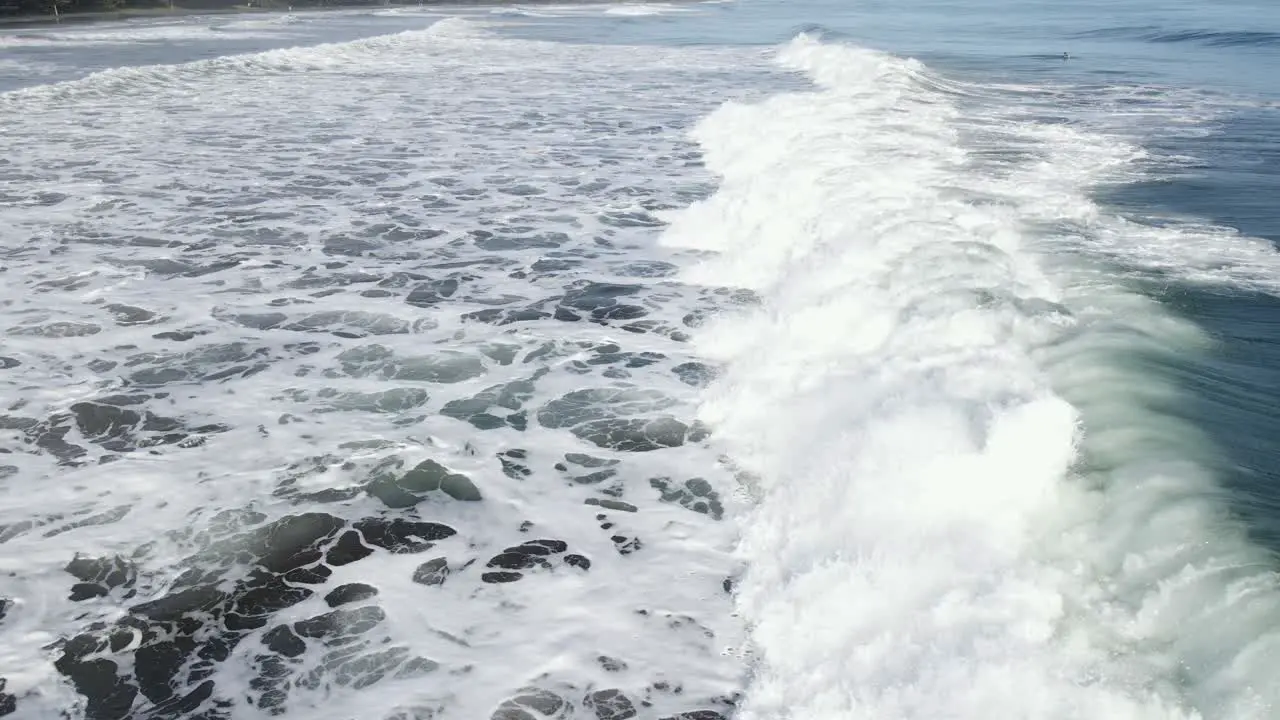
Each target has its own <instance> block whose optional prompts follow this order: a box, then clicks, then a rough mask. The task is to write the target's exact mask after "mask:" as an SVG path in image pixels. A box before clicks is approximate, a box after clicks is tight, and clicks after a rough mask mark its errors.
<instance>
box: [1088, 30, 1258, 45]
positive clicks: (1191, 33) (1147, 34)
mask: <svg viewBox="0 0 1280 720" xmlns="http://www.w3.org/2000/svg"><path fill="white" fill-rule="evenodd" d="M1073 37H1077V38H1099V39H1127V40H1141V41H1144V42H1152V43H1192V44H1197V45H1204V46H1207V47H1222V48H1230V47H1245V48H1247V47H1277V46H1280V33H1277V32H1268V31H1263V30H1211V29H1202V28H1198V29H1187V30H1169V29H1166V28H1162V27H1159V26H1154V25H1126V26H1120V27H1111V28H1100V29H1097V30H1090V31H1087V32H1082V33H1077V34H1075V35H1073Z"/></svg>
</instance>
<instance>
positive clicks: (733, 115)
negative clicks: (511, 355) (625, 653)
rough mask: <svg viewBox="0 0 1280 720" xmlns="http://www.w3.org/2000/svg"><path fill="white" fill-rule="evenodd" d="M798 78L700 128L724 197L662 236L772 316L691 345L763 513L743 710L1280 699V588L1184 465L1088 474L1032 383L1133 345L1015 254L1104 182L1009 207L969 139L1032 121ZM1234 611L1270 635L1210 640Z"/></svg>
mask: <svg viewBox="0 0 1280 720" xmlns="http://www.w3.org/2000/svg"><path fill="white" fill-rule="evenodd" d="M780 61H781V62H782V63H783V64H784V65H785V66H787V67H789V68H791V69H794V70H798V71H802V72H804V73H806V74H807V75H808V76H809V77H810V78H811V79H812V80H813V82H814V83H815V85H816V86H817V88H816V89H815V90H813V91H810V92H801V93H792V94H785V95H779V96H775V97H773V98H771V99H770V100H768V101H766V102H763V103H760V104H757V105H744V104H733V103H731V104H729V105H726V106H724V107H723V108H721V109H720V110H719V111H717V112H716V113H714V114H713V115H711V116H710V117H708V118H707V119H706V120H705V121H704V122H703V123H702V124H701V125H700V126H699V127H698V128H697V130H696V131H695V137H696V139H697V140H698V141H699V142H700V143H701V144H702V146H703V149H704V152H705V154H706V160H707V163H708V165H709V167H710V168H711V169H712V170H713V171H714V172H716V173H717V174H718V175H719V176H720V177H721V180H722V182H721V186H720V189H719V191H718V192H717V194H716V195H714V196H713V197H712V198H710V199H708V200H706V201H704V202H701V203H698V204H695V205H693V206H692V207H690V208H688V209H687V210H686V211H684V212H683V213H682V214H680V215H678V216H676V217H675V218H673V224H672V226H671V227H670V229H669V231H668V233H667V234H666V236H665V242H666V243H668V244H671V245H676V246H683V247H693V248H697V249H700V250H707V251H712V252H714V253H716V256H715V257H714V258H712V259H711V260H709V261H707V262H705V263H704V264H703V265H701V266H698V267H696V268H693V269H691V270H689V271H688V272H686V275H685V279H686V280H691V281H695V282H701V283H706V284H713V285H737V286H744V287H747V288H750V289H752V290H754V291H756V292H757V293H759V294H760V295H761V297H762V298H763V304H762V307H761V308H760V310H758V311H755V312H749V313H745V314H741V315H736V316H732V317H726V318H722V319H721V320H719V321H718V322H717V323H716V324H715V325H713V326H710V327H708V328H704V329H703V331H702V334H701V335H700V336H699V338H698V339H697V347H698V350H699V352H700V353H702V354H704V355H706V356H708V357H709V358H711V359H712V360H714V361H716V362H719V363H723V364H724V365H725V367H726V369H725V371H724V373H723V374H722V375H721V376H720V377H719V378H718V379H717V380H716V381H715V382H714V383H713V384H712V385H711V386H710V387H709V388H708V390H707V394H706V396H705V398H704V403H703V406H702V411H701V417H702V419H703V420H704V421H706V422H708V423H709V424H710V425H712V426H713V427H714V428H715V429H716V431H717V437H719V438H720V440H721V442H723V443H724V446H725V450H726V452H727V453H728V454H730V455H731V456H732V457H734V458H735V461H737V462H738V463H740V465H741V466H742V467H743V469H744V470H745V471H748V473H749V475H750V477H751V478H752V483H753V485H754V488H753V489H754V490H755V493H756V496H757V500H758V504H757V505H756V507H755V509H754V510H753V511H752V512H751V513H750V515H749V516H748V517H746V518H744V519H743V520H742V523H741V532H742V539H741V543H740V546H739V550H738V552H739V554H740V556H741V558H742V559H743V560H745V561H746V562H747V563H748V565H749V567H750V570H749V571H748V573H747V574H746V576H745V577H744V578H743V579H742V582H741V584H740V585H739V589H738V591H737V602H738V607H739V609H740V611H741V613H742V615H743V617H744V618H745V620H746V621H747V623H748V625H749V627H750V628H751V633H752V642H751V644H750V646H749V648H748V652H749V653H750V654H751V656H753V657H754V658H755V660H756V668H755V674H754V681H753V685H752V687H751V689H750V691H749V692H748V696H747V700H746V702H745V703H744V705H743V706H742V715H741V717H743V718H750V719H753V720H754V719H755V718H780V717H795V718H815V717H847V718H867V719H871V718H876V719H880V718H937V717H952V718H982V717H990V716H992V714H993V712H994V713H996V714H998V715H999V716H1002V717H1011V718H1013V717H1016V718H1079V717H1107V718H1185V719H1188V720H1189V719H1190V718H1199V717H1202V715H1201V712H1209V711H1210V710H1212V711H1214V713H1215V715H1214V716H1215V717H1231V718H1237V717H1238V718H1247V717H1259V716H1260V715H1258V713H1259V712H1263V709H1264V708H1267V707H1271V706H1274V705H1275V703H1276V702H1277V700H1280V698H1278V697H1277V695H1276V692H1277V691H1276V690H1274V689H1268V687H1269V686H1268V685H1267V683H1266V680H1265V677H1264V676H1265V674H1266V673H1267V672H1268V671H1266V670H1264V669H1263V668H1264V667H1267V666H1268V665H1267V664H1265V663H1262V662H1261V660H1262V658H1264V657H1271V658H1275V657H1276V654H1277V652H1278V651H1280V641H1278V640H1277V636H1276V635H1275V633H1274V631H1272V630H1271V629H1270V628H1271V627H1274V622H1273V621H1274V619H1275V618H1277V617H1280V602H1278V600H1277V598H1278V597H1280V595H1277V593H1276V587H1275V585H1276V583H1275V579H1274V577H1273V576H1272V574H1271V573H1270V571H1269V570H1266V569H1265V566H1263V565H1261V564H1259V562H1260V561H1261V554H1260V553H1259V552H1256V551H1254V550H1253V549H1251V548H1250V547H1248V546H1247V545H1246V544H1244V543H1243V541H1242V540H1241V539H1240V538H1239V535H1238V534H1233V532H1232V531H1231V530H1230V529H1228V528H1227V526H1224V525H1220V523H1219V522H1218V520H1219V518H1218V511H1217V509H1216V507H1215V506H1214V505H1212V504H1211V503H1209V502H1208V501H1207V500H1206V499H1205V496H1206V495H1208V494H1211V489H1209V488H1207V487H1206V484H1207V483H1208V481H1207V480H1205V479H1204V478H1201V477H1198V476H1197V475H1196V473H1195V472H1194V470H1191V471H1188V470H1186V468H1185V467H1179V466H1178V465H1179V464H1178V463H1176V462H1173V463H1163V464H1162V463H1158V462H1152V461H1153V460H1155V459H1154V458H1145V459H1144V458H1138V459H1135V458H1132V457H1128V456H1124V457H1120V458H1119V459H1117V458H1118V456H1117V455H1115V454H1113V455H1111V456H1110V457H1111V459H1113V460H1116V462H1117V465H1115V467H1121V466H1122V470H1117V471H1115V472H1112V473H1110V474H1105V473H1093V474H1087V472H1086V469H1085V468H1083V467H1081V465H1080V458H1081V452H1082V449H1089V448H1090V447H1091V446H1090V443H1091V436H1092V435H1093V434H1095V431H1098V430H1099V429H1100V428H1099V427H1098V426H1097V423H1098V422H1103V423H1106V422H1108V419H1107V418H1106V417H1103V416H1100V415H1099V414H1098V413H1097V412H1094V411H1095V410H1097V407H1096V406H1086V405H1085V404H1082V405H1080V406H1077V405H1075V404H1073V403H1069V402H1068V401H1067V399H1066V398H1064V397H1063V396H1062V395H1061V394H1060V393H1059V392H1058V391H1057V387H1056V386H1057V384H1058V383H1057V378H1055V377H1053V376H1052V374H1051V373H1050V372H1049V370H1048V369H1047V368H1046V367H1045V366H1043V363H1044V362H1045V360H1044V356H1045V353H1046V352H1047V349H1048V348H1054V347H1057V348H1064V350H1063V352H1064V353H1066V354H1067V355H1068V356H1069V358H1074V362H1075V364H1076V366H1077V367H1081V368H1087V369H1085V370H1083V372H1084V374H1085V375H1086V376H1087V375H1088V374H1089V373H1095V374H1102V375H1106V374H1107V373H1108V367H1109V366H1108V364H1109V363H1111V362H1113V356H1112V355H1111V353H1112V352H1120V353H1123V352H1124V349H1123V347H1121V348H1120V349H1119V350H1117V349H1116V348H1115V347H1112V346H1108V345H1107V342H1106V341H1107V339H1108V338H1107V336H1106V335H1105V334H1097V333H1096V332H1095V331H1094V330H1093V329H1092V326H1091V325H1090V324H1089V322H1090V321H1089V320H1088V319H1087V318H1084V317H1078V316H1077V315H1076V312H1075V310H1073V308H1072V307H1071V305H1070V304H1069V303H1068V301H1069V300H1070V301H1072V302H1074V301H1075V300H1076V297H1075V296H1076V295H1077V294H1078V293H1076V292H1075V291H1073V292H1071V293H1066V292H1064V290H1063V287H1061V286H1060V284H1059V281H1058V280H1057V279H1056V278H1055V277H1050V276H1048V275H1047V274H1046V273H1045V272H1044V271H1043V270H1042V264H1041V262H1040V260H1039V257H1038V255H1037V254H1036V252H1035V250H1034V249H1033V248H1032V247H1031V246H1029V245H1028V243H1027V235H1028V233H1029V228H1030V227H1031V226H1032V225H1039V224H1040V223H1041V221H1043V220H1047V219H1051V218H1052V216H1053V215H1055V214H1056V213H1058V212H1068V211H1071V212H1074V211H1075V210H1076V209H1077V206H1082V205H1087V203H1088V200H1087V198H1086V197H1085V195H1084V188H1085V186H1086V185H1087V184H1088V183H1089V182H1090V180H1091V179H1092V178H1093V177H1096V173H1097V172H1100V171H1101V170H1100V169H1098V170H1090V169H1089V167H1087V166H1084V165H1081V166H1077V167H1073V166H1070V165H1069V164H1066V159H1068V158H1070V157H1071V155H1070V154H1069V153H1067V154H1063V155H1061V156H1060V157H1057V158H1055V156H1054V154H1053V153H1052V152H1040V153H1036V158H1037V159H1041V160H1042V162H1040V163H1039V164H1037V163H1035V162H1033V163H1031V166H1032V167H1038V166H1039V165H1047V166H1049V167H1047V168H1042V169H1043V170H1044V171H1045V172H1044V177H1045V178H1048V177H1049V176H1052V178H1053V182H1048V181H1047V180H1045V181H1044V184H1043V185H1042V186H1036V189H1037V190H1039V191H1040V193H1039V196H1040V197H1039V200H1038V201H1037V203H1035V205H1034V206H1031V205H1025V206H1024V205H1021V204H1020V198H1022V197H1023V190H1024V188H1021V187H1020V183H1024V182H1027V181H1029V180H1032V179H1034V177H1035V176H1034V173H1032V174H1027V173H1017V172H1013V173H1009V174H1007V175H1005V176H1000V175H992V174H988V175H978V174H975V171H974V166H973V164H972V163H971V161H970V160H971V159H970V158H969V156H968V155H969V154H968V152H967V151H966V146H965V144H964V140H963V137H962V133H961V132H960V130H961V128H963V127H965V126H966V125H976V126H983V125H990V124H1004V125H1005V126H1004V127H1001V128H1000V129H1001V131H1003V132H1005V133H1008V134H1012V135H1017V134H1018V133H1019V132H1020V130H1019V127H1018V126H1016V125H1007V124H1005V123H1004V121H1000V120H999V119H998V118H987V119H986V120H985V121H980V120H974V119H971V118H968V117H966V116H965V115H964V114H963V113H962V112H961V111H960V109H959V108H958V106H957V104H956V103H957V102H958V100H957V96H956V94H955V93H954V92H952V91H950V90H948V83H947V82H945V81H944V80H941V79H939V78H937V77H935V76H933V75H932V74H931V73H930V72H929V71H928V69H927V68H925V67H924V66H923V65H921V64H920V63H917V62H914V61H911V60H901V59H897V58H893V57H889V56H886V55H882V54H877V53H873V52H869V51H863V50H859V49H856V48H851V47H841V46H838V45H830V44H824V43H822V42H820V41H817V40H815V39H813V38H812V37H810V36H807V35H802V36H801V37H799V38H797V39H796V40H795V41H794V42H792V43H791V44H789V45H788V46H786V47H785V48H784V49H783V51H782V53H781V56H780ZM1022 135H1023V136H1022V137H1020V138H1015V139H1020V140H1021V141H1022V142H1024V143H1028V144H1052V143H1072V142H1076V141H1077V140H1078V139H1079V138H1078V137H1076V136H1075V135H1073V134H1072V133H1071V132H1069V131H1067V130H1058V129H1053V128H1050V129H1048V130H1039V129H1036V131H1035V132H1031V133H1022ZM1055 159H1056V160H1057V162H1062V163H1064V164H1062V165H1058V164H1057V163H1056V162H1055ZM1111 162H1113V159H1111V158H1102V159H1100V160H1099V161H1098V162H1097V167H1098V168H1105V167H1107V166H1108V165H1109V164H1110V163H1111ZM979 197H984V198H987V199H986V200H978V199H977V198H979ZM1033 208H1034V212H1033ZM1086 209H1087V208H1086ZM1093 211H1094V213H1095V215H1096V208H1094V209H1093ZM1073 338H1078V339H1083V341H1082V342H1074V341H1073V340H1072V339H1073ZM1122 344H1123V343H1122ZM1099 348H1101V349H1099ZM1072 353H1074V354H1072ZM1080 407H1084V408H1085V412H1084V413H1082V412H1081V410H1080V409H1079V408H1080ZM1111 422H1115V423H1120V426H1123V423H1124V421H1123V420H1115V419H1113V420H1111ZM1117 427H1119V426H1117ZM1106 429H1107V428H1106V425H1105V424H1104V425H1103V426H1101V430H1104V431H1105V430H1106ZM1122 430H1123V431H1121V432H1113V433H1108V432H1100V433H1096V434H1098V435H1099V436H1100V437H1101V438H1102V439H1103V440H1104V441H1105V442H1106V443H1121V444H1123V443H1124V442H1125V436H1126V433H1130V432H1131V431H1130V430H1129V428H1128V426H1124V427H1123V428H1122ZM1133 432H1145V431H1140V430H1134V431H1133ZM1139 439H1141V438H1139ZM1100 449H1104V448H1099V447H1096V446H1095V447H1093V448H1092V451H1093V455H1092V457H1095V458H1096V457H1101V456H1102V455H1103V454H1105V453H1103V454H1099V453H1098V452H1097V451H1098V450H1100ZM1121 455H1123V453H1121ZM1228 577H1230V578H1233V579H1231V580H1227V578H1228ZM1241 618H1246V619H1247V621H1246V626H1248V627H1251V628H1253V629H1254V630H1258V629H1262V631H1261V632H1256V633H1255V634H1254V635H1252V636H1247V635H1246V634H1244V633H1237V632H1232V633H1230V634H1226V633H1223V634H1221V635H1219V636H1218V637H1219V638H1220V641H1219V644H1217V645H1215V644H1214V640H1213V639H1214V633H1219V632H1221V629H1222V627H1223V626H1224V624H1229V623H1231V622H1233V621H1235V620H1237V619H1241Z"/></svg>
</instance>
